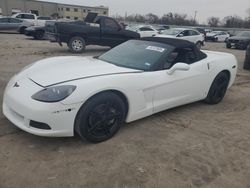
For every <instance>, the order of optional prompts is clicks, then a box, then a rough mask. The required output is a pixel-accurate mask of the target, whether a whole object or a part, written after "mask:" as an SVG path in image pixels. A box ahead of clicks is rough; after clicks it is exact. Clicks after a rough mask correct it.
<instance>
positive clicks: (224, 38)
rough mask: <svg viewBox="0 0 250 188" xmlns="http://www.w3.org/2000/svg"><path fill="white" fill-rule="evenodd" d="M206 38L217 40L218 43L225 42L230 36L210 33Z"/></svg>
mask: <svg viewBox="0 0 250 188" xmlns="http://www.w3.org/2000/svg"><path fill="white" fill-rule="evenodd" d="M207 37H215V38H217V39H218V40H217V41H218V42H225V40H226V39H227V38H229V37H230V35H229V34H228V33H227V34H219V35H216V34H215V33H213V32H211V33H207Z"/></svg>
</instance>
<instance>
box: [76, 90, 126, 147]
mask: <svg viewBox="0 0 250 188" xmlns="http://www.w3.org/2000/svg"><path fill="white" fill-rule="evenodd" d="M125 117H126V106H125V104H124V102H123V100H122V99H121V98H120V97H119V96H118V95H116V94H114V93H112V92H105V93H100V94H97V95H96V96H94V97H92V98H90V99H89V100H88V101H87V102H86V103H85V104H84V105H83V106H82V108H81V109H80V110H79V112H78V114H77V117H76V120H75V127H74V128H75V132H76V133H77V134H78V135H79V136H80V137H81V138H82V139H86V140H88V141H90V142H95V143H96V142H103V141H106V140H108V139H110V138H112V137H113V136H114V135H115V134H116V133H117V132H118V131H119V129H120V127H121V126H122V125H123V123H124V121H125Z"/></svg>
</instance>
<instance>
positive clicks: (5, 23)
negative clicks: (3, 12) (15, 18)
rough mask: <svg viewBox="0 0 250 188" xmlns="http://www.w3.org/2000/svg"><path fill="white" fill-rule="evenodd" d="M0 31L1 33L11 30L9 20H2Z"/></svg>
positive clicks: (0, 20) (0, 19) (0, 21)
mask: <svg viewBox="0 0 250 188" xmlns="http://www.w3.org/2000/svg"><path fill="white" fill-rule="evenodd" d="M0 30H1V31H8V30H10V23H9V18H0Z"/></svg>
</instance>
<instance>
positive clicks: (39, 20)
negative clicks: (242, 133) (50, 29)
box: [37, 16, 53, 27]
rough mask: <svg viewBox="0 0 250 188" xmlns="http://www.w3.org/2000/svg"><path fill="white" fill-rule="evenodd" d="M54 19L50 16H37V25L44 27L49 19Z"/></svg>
mask: <svg viewBox="0 0 250 188" xmlns="http://www.w3.org/2000/svg"><path fill="white" fill-rule="evenodd" d="M51 20H53V19H52V18H51V17H49V16H38V17H37V25H38V26H41V27H44V26H45V24H46V22H47V21H51Z"/></svg>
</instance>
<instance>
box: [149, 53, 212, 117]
mask: <svg viewBox="0 0 250 188" xmlns="http://www.w3.org/2000/svg"><path fill="white" fill-rule="evenodd" d="M190 52H191V56H192V57H188V55H187V54H189V53H190ZM173 53H177V55H176V57H175V58H174V60H171V61H169V60H168V59H169V57H167V58H166V59H167V60H166V63H167V64H169V65H171V66H167V67H166V68H165V69H163V70H160V71H158V80H159V83H158V85H157V86H156V87H155V91H154V98H153V105H154V113H157V112H160V111H162V110H166V109H169V108H172V107H176V106H179V105H183V104H188V103H191V102H194V101H199V100H202V99H204V98H205V97H206V95H207V93H206V91H207V87H208V84H209V83H208V81H207V79H206V78H207V75H208V74H209V68H208V67H209V66H208V63H209V62H208V60H207V58H204V59H201V58H200V57H198V54H197V52H195V51H194V50H193V49H191V48H187V49H184V50H183V51H182V49H180V50H179V51H178V50H177V51H174V52H173ZM185 53H186V54H185ZM185 56H186V57H187V58H185ZM188 58H191V61H189V60H187V59H188ZM169 62H170V63H169ZM177 63H186V64H188V65H189V68H190V69H189V70H185V71H183V70H176V71H174V72H173V73H172V74H169V73H168V72H169V70H171V68H173V67H174V65H176V64H177Z"/></svg>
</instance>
